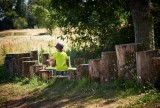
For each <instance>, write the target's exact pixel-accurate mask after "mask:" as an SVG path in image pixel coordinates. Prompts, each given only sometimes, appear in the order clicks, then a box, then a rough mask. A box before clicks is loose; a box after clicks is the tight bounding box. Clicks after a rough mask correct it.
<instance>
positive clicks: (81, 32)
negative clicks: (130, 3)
mask: <svg viewBox="0 0 160 108" xmlns="http://www.w3.org/2000/svg"><path fill="white" fill-rule="evenodd" d="M124 2H125V1H124ZM51 3H52V7H54V8H55V9H56V11H57V14H58V15H57V16H59V17H58V24H59V26H60V27H61V28H62V31H63V32H64V35H66V36H67V38H69V39H70V40H71V42H72V45H73V46H76V47H79V49H80V48H82V49H84V50H86V49H87V50H88V49H89V50H90V52H95V53H96V55H97V54H98V55H99V53H100V51H107V50H114V46H115V44H120V43H130V42H134V34H133V24H132V21H131V20H130V19H131V14H130V12H129V8H128V7H127V5H126V4H125V3H122V2H120V1H116V3H115V1H104V0H102V1H100V0H95V1H91V0H87V1H75V0H68V1H64V0H60V1H58V2H57V1H56V0H52V2H51ZM120 4H121V5H122V6H120ZM93 55H94V54H93Z"/></svg>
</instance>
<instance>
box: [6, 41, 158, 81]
mask: <svg viewBox="0 0 160 108" xmlns="http://www.w3.org/2000/svg"><path fill="white" fill-rule="evenodd" d="M48 58H49V54H48V53H47V54H42V65H39V64H38V51H31V53H21V54H7V55H6V58H5V66H6V70H7V71H8V72H9V73H11V74H13V73H14V74H16V75H22V76H27V77H33V76H34V75H39V76H41V77H43V73H50V71H51V70H53V69H48V70H47V69H44V66H45V65H48V64H47V62H46V60H47V59H48ZM74 61H75V63H74V64H75V67H76V68H69V70H68V73H69V77H70V78H73V79H81V78H82V77H89V78H90V79H91V80H98V81H100V82H102V83H104V82H106V83H108V82H112V81H114V80H115V79H116V78H118V77H123V78H126V79H133V78H137V81H138V82H139V83H142V84H144V83H147V82H150V83H152V84H156V83H159V82H160V57H159V51H158V50H149V51H144V50H143V45H142V44H137V43H133V44H122V45H116V46H115V51H108V52H102V53H101V58H100V59H91V60H89V61H88V64H84V59H83V58H76V59H75V60H74ZM45 76H54V75H53V74H44V77H45Z"/></svg>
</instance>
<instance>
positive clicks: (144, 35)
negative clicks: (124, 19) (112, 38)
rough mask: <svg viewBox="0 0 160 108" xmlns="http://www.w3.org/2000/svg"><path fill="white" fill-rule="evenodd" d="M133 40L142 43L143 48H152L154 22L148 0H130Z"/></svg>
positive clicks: (153, 46)
mask: <svg viewBox="0 0 160 108" xmlns="http://www.w3.org/2000/svg"><path fill="white" fill-rule="evenodd" d="M130 8H131V12H132V17H133V24H134V32H135V42H136V43H142V44H143V45H144V48H145V50H149V49H154V48H155V45H154V27H153V26H154V22H153V17H152V15H151V2H150V0H130Z"/></svg>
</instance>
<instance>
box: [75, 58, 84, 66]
mask: <svg viewBox="0 0 160 108" xmlns="http://www.w3.org/2000/svg"><path fill="white" fill-rule="evenodd" d="M83 63H84V58H76V59H74V65H75V66H78V65H80V64H83Z"/></svg>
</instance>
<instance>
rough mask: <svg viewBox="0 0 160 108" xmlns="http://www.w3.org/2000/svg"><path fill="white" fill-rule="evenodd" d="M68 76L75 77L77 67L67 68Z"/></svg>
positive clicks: (72, 78)
mask: <svg viewBox="0 0 160 108" xmlns="http://www.w3.org/2000/svg"><path fill="white" fill-rule="evenodd" d="M68 76H69V79H70V80H76V79H77V69H76V68H69V69H68Z"/></svg>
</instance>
